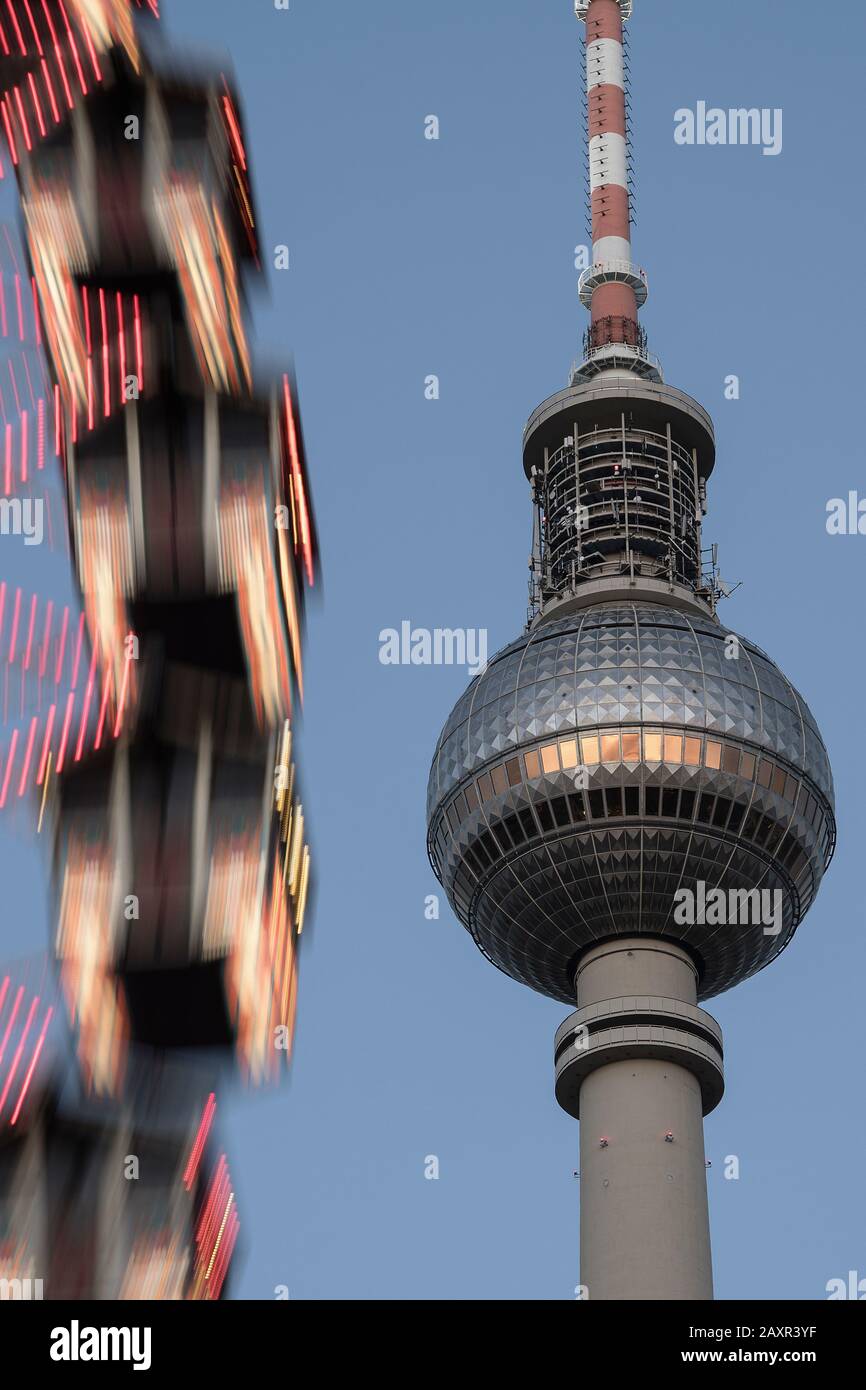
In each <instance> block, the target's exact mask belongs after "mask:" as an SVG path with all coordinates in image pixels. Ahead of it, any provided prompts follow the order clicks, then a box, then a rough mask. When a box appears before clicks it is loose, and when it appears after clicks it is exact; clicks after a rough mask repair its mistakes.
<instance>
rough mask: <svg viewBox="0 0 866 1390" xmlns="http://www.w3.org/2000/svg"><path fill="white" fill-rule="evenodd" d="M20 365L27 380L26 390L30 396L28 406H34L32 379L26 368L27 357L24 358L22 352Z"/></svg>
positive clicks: (28, 369)
mask: <svg viewBox="0 0 866 1390" xmlns="http://www.w3.org/2000/svg"><path fill="white" fill-rule="evenodd" d="M21 363H22V365H23V367H24V375H25V376H26V378H27V390H28V392H29V394H30V404H31V405H34V406H35V404H36V397H35V396H34V394H33V379H32V377H31V375H30V367H29V366H28V363H27V356H26V354H25V353H23V352H22V354H21Z"/></svg>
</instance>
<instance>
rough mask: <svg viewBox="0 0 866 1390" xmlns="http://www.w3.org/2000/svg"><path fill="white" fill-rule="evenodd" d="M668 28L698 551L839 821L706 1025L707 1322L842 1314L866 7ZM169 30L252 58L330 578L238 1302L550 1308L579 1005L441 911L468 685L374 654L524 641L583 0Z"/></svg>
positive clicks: (203, 15) (248, 1146) (14, 555)
mask: <svg viewBox="0 0 866 1390" xmlns="http://www.w3.org/2000/svg"><path fill="white" fill-rule="evenodd" d="M663 8H664V16H663V18H661V17H660V15H659V10H660V7H659V6H658V5H652V6H651V5H650V4H648V3H647V2H646V0H636V4H635V14H634V19H633V20H632V23H631V26H630V29H631V66H632V79H633V80H632V92H631V103H632V110H633V117H634V157H635V165H636V188H637V197H636V226H635V230H634V248H635V256H636V259H637V260H638V261H639V263H640V264H641V265H643V266H645V267H646V269H647V271H648V274H649V277H650V298H649V302H648V304H647V307H646V310H645V311H644V313H643V322H644V324H645V326H646V327H647V329H648V331H649V335H650V346H651V347H652V348H653V350H654V351H655V352H656V353H658V354H659V356H660V357H661V359H662V363H663V365H664V369H665V374H666V378H667V380H668V381H669V382H671V383H672V384H673V385H676V386H678V387H681V388H682V389H683V390H685V391H688V392H689V393H690V394H691V395H693V396H695V397H697V399H698V400H700V401H701V402H702V404H703V405H704V406H705V407H706V408H707V409H708V410H709V411H710V413H711V414H712V416H713V418H714V420H715V425H716V431H717V445H718V461H717V465H716V470H715V473H714V475H713V478H712V480H711V483H710V490H709V503H710V511H709V517H708V521H707V525H706V527H705V533H704V534H705V538H706V539H707V540H708V541H709V540H717V541H719V543H720V547H721V565H722V571H723V573H724V575H725V578H726V579H727V580H728V581H729V582H731V581H735V580H739V579H742V580H743V581H744V583H743V587H742V588H740V589H739V590H738V591H737V593H736V595H735V596H734V597H733V598H732V599H731V600H729V601H728V602H727V604H726V605H725V606H724V608H723V621H724V623H725V624H726V625H728V626H729V627H730V628H732V629H733V630H739V631H741V632H743V633H745V634H746V635H748V636H749V637H750V638H752V639H753V640H754V641H756V642H757V643H758V644H759V645H760V646H762V647H764V648H765V649H766V650H767V651H768V652H769V653H770V655H771V656H772V657H773V658H774V660H776V661H777V662H778V663H779V664H780V665H781V667H782V669H783V670H784V671H785V672H786V674H787V675H788V676H789V677H790V679H791V680H792V681H793V682H794V684H795V685H797V686H798V687H799V688H800V690H801V691H802V692H803V694H804V695H805V696H806V698H807V700H808V701H809V703H810V705H811V708H812V710H813V712H814V714H815V716H816V718H817V720H818V723H819V726H820V727H821V729H822V731H823V734H824V738H825V742H826V743H827V746H828V750H829V753H830V758H831V762H832V764H833V768H834V773H835V777H836V787H837V812H838V818H839V825H840V835H839V846H838V851H837V856H836V860H835V862H834V864H833V866H832V869H831V872H830V874H829V875H828V877H827V880H826V881H825V883H824V886H823V888H822V890H821V893H820V895H819V897H818V900H817V903H816V905H815V906H814V907H813V908H812V910H811V912H810V913H809V915H808V917H807V919H806V921H805V923H804V924H803V926H802V927H801V929H800V931H799V933H798V935H797V937H796V939H795V941H794V943H793V944H792V946H791V947H790V948H789V949H788V950H787V951H786V952H785V953H784V954H783V955H782V956H781V958H780V959H779V960H778V961H777V962H776V963H775V964H774V965H773V966H772V967H771V968H770V969H768V970H767V971H765V972H763V973H762V974H760V975H758V976H756V977H755V978H753V979H752V980H750V981H748V982H747V983H746V984H745V985H742V986H740V987H739V988H738V989H736V990H735V991H733V992H731V993H729V994H726V995H724V996H721V997H720V998H719V999H716V1000H714V1001H712V1002H711V1003H710V1004H709V1008H710V1011H711V1012H712V1013H713V1014H714V1016H715V1017H716V1018H718V1020H719V1022H720V1023H721V1025H722V1027H723V1029H724V1034H725V1042H726V1076H727V1087H728V1090H727V1094H726V1096H725V1098H724V1100H723V1102H722V1104H721V1105H720V1106H719V1108H718V1109H717V1110H716V1112H715V1113H714V1114H713V1115H712V1116H710V1117H709V1119H708V1120H707V1124H706V1134H707V1153H708V1156H709V1158H710V1159H711V1160H712V1163H713V1167H712V1169H711V1170H710V1173H709V1183H710V1209H711V1220H712V1237H713V1252H714V1264H715V1273H716V1293H717V1297H719V1298H739V1297H743V1298H755V1299H758V1298H768V1297H776V1298H807V1299H808V1298H816V1299H819V1298H822V1297H825V1296H826V1295H825V1292H824V1290H825V1285H826V1282H827V1280H828V1279H831V1278H834V1277H842V1278H844V1277H846V1276H847V1271H848V1270H849V1269H859V1270H860V1272H861V1275H866V1246H864V1229H863V1217H862V1209H863V1204H862V1200H861V1180H862V1155H863V1151H864V1124H866V1122H864V1110H863V1106H862V1103H861V1099H860V1095H861V1093H860V1072H861V1064H862V1055H861V1054H862V1028H861V1011H862V980H863V977H864V969H863V967H864V959H863V957H864V947H863V931H862V917H863V907H862V897H863V895H862V875H861V872H860V869H859V868H858V865H859V864H860V863H861V853H860V844H861V842H862V839H863V834H864V825H863V805H862V794H861V792H859V791H858V788H861V787H862V782H863V774H864V747H866V744H864V739H863V736H862V727H863V713H862V686H861V684H860V682H861V681H862V680H863V679H864V654H863V637H862V633H863V620H862V593H863V575H864V566H866V537H854V536H847V537H838V536H837V537H830V536H828V535H827V534H826V530H825V509H826V504H827V501H828V499H829V498H832V497H837V496H845V495H846V494H847V493H848V491H849V490H850V489H857V488H860V489H861V491H862V492H863V493H864V494H866V469H864V459H863V447H864V446H863V441H862V437H861V433H862V432H861V430H860V428H859V425H860V419H859V416H860V402H861V400H862V395H863V387H862V374H863V366H862V352H863V348H862V311H861V303H860V301H861V299H862V295H861V293H860V290H859V278H858V260H857V257H858V247H859V237H858V231H859V228H860V227H861V226H862V222H863V213H864V206H863V203H864V193H863V189H862V185H861V181H859V180H857V179H856V178H854V177H852V171H853V170H854V169H856V168H858V167H859V164H860V162H861V150H860V148H859V144H858V143H855V142H858V133H859V129H860V126H861V122H862V116H861V110H860V100H859V92H860V88H861V86H862V79H861V75H860V58H859V56H858V55H859V54H860V53H862V51H863V41H864V37H866V34H864V29H866V19H864V16H863V15H862V14H861V13H860V11H859V10H857V9H856V8H854V7H852V8H851V10H850V11H849V12H848V13H847V14H846V17H845V24H844V26H840V25H839V24H836V25H835V26H823V27H821V26H819V25H818V23H817V22H816V15H815V13H814V7H813V5H811V4H807V3H805V0H786V2H785V3H784V4H783V3H782V2H781V0H772V3H768V4H765V5H762V6H756V5H754V4H753V3H751V0H728V3H727V4H726V5H724V6H712V5H708V4H707V5H700V6H696V5H694V4H693V3H691V0H667V3H666V4H665V6H664V7H663ZM165 10H166V23H167V25H168V27H169V32H170V34H171V35H172V36H176V37H177V39H178V40H180V39H189V40H190V41H195V42H196V44H198V43H203V44H204V45H205V46H206V47H207V48H209V49H210V50H212V51H214V52H216V53H219V52H220V50H221V49H222V50H224V51H226V52H228V53H229V54H230V57H231V62H232V63H233V65H234V68H235V71H236V75H237V78H238V81H239V85H240V90H241V93H242V95H243V99H244V106H245V113H246V119H247V123H248V134H249V143H250V148H251V154H252V166H253V176H254V179H255V183H256V188H257V194H258V201H259V211H260V215H261V223H262V226H261V231H262V239H263V243H264V245H265V246H266V247H269V246H274V245H276V244H279V243H286V244H288V246H289V247H290V252H291V269H290V270H289V271H287V272H275V273H272V274H271V276H270V297H267V296H266V295H265V294H264V293H256V294H255V295H254V296H253V300H252V304H253V310H254V316H255V325H256V335H255V341H256V347H257V349H258V350H259V351H260V353H261V355H262V356H263V357H264V358H269V359H273V360H275V361H279V360H281V359H282V358H284V357H286V356H288V354H289V352H292V353H293V354H294V357H295V363H296V368H297V373H298V379H299V386H300V391H301V401H302V408H303V416H304V426H305V432H306V439H307V448H308V455H309V459H310V465H311V470H312V478H313V485H314V492H315V501H316V507H317V513H318V521H319V526H320V530H321V539H322V548H323V561H324V572H325V598H324V603H323V604H322V606H321V608H320V610H319V611H318V613H317V614H316V615H315V616H314V618H313V621H312V623H311V625H310V632H309V653H308V691H307V707H306V714H305V719H304V727H303V731H302V746H303V762H304V774H305V786H306V795H307V801H308V805H309V810H310V815H311V819H312V828H313V834H314V837H315V844H314V850H315V859H316V863H317V867H318V880H319V892H318V903H317V912H316V920H315V926H314V930H313V932H312V933H311V935H310V939H309V940H308V941H307V942H306V948H307V949H306V952H305V957H304V960H303V968H302V980H301V999H300V1011H299V1025H298V1035H297V1043H296V1059H295V1066H294V1071H293V1075H292V1078H291V1082H290V1084H289V1085H288V1086H287V1087H285V1088H284V1089H283V1090H281V1091H279V1092H277V1093H275V1094H273V1095H270V1096H265V1095H262V1094H260V1093H254V1094H250V1095H243V1094H238V1095H237V1096H236V1097H235V1098H234V1099H233V1100H232V1101H231V1102H230V1103H229V1104H228V1105H227V1106H224V1107H223V1122H224V1124H225V1126H226V1135H227V1139H228V1147H229V1154H230V1158H231V1160H232V1162H233V1166H234V1170H235V1173H236V1178H237V1185H238V1198H239V1204H240V1212H241V1218H242V1223H243V1235H242V1238H243V1242H244V1249H243V1252H242V1256H241V1259H240V1261H239V1276H238V1278H237V1280H236V1284H235V1294H236V1295H237V1296H239V1297H242V1298H270V1297H273V1292H274V1288H275V1286H276V1285H281V1284H284V1285H287V1286H288V1288H289V1290H290V1294H291V1297H292V1298H298V1299H309V1298H327V1299H354V1298H361V1297H366V1298H410V1299H416V1298H437V1299H438V1298H469V1299H476V1298H480V1299H505V1298H518V1299H569V1298H571V1297H573V1291H574V1287H575V1285H576V1284H577V1283H578V1184H577V1182H576V1180H575V1179H574V1177H573V1176H572V1174H573V1170H574V1169H575V1168H576V1166H577V1138H578V1130H577V1126H576V1125H575V1124H574V1122H572V1121H571V1120H569V1119H568V1118H567V1117H566V1116H565V1115H564V1113H563V1112H562V1111H560V1110H559V1109H558V1107H557V1106H556V1103H555V1101H554V1098H553V1065H552V1044H553V1034H554V1031H555V1029H556V1027H557V1025H558V1024H559V1022H560V1021H561V1020H562V1018H563V1016H564V1012H565V1011H564V1010H563V1008H562V1006H560V1005H557V1004H555V1003H553V1002H551V1001H550V1000H546V999H543V998H541V997H540V996H536V995H534V994H532V993H531V992H530V991H528V990H527V989H525V988H523V987H521V986H518V985H517V984H515V983H513V982H511V981H510V980H508V979H507V978H506V977H504V976H503V975H501V974H500V973H499V972H498V971H495V970H493V969H492V968H491V967H490V966H489V965H488V964H487V963H486V962H485V961H484V960H483V959H482V957H481V956H480V954H478V953H477V952H476V950H475V948H474V946H473V945H472V943H471V941H470V939H469V937H468V936H467V934H466V933H465V932H464V931H463V929H462V928H461V927H460V926H459V925H458V924H457V922H456V921H455V920H454V919H453V918H452V917H451V914H450V912H449V911H448V908H447V905H446V904H445V902H444V899H443V902H442V913H441V916H440V919H439V920H438V921H428V920H426V919H425V915H424V901H425V897H426V895H427V894H429V893H433V892H436V891H437V885H436V883H435V880H434V879H433V877H432V874H431V871H430V868H429V865H428V863H427V858H426V852H425V819H424V799H425V789H426V780H427V772H428V768H429V763H430V758H431V755H432V752H433V748H434V746H435V742H436V738H437V735H438V733H439V730H440V728H441V726H442V724H443V722H444V720H445V718H446V716H447V714H448V713H449V711H450V709H451V707H452V705H453V703H454V702H455V700H456V699H457V697H458V695H459V694H460V693H461V691H462V689H463V688H464V684H465V680H466V678H465V673H463V672H461V671H460V670H457V669H454V668H447V667H446V668H432V667H392V666H382V665H381V664H380V663H379V661H378V634H379V631H380V629H382V628H385V627H398V626H399V624H400V622H401V620H403V619H409V620H411V621H412V623H413V624H415V625H418V626H426V627H430V628H433V627H486V628H487V629H488V631H489V635H490V649H491V652H492V651H494V650H496V649H498V648H499V647H500V646H502V645H504V644H505V643H506V642H508V641H510V640H511V639H512V638H513V637H515V636H516V635H517V634H518V633H519V631H520V630H521V628H522V625H523V621H524V616H525V605H526V589H525V581H526V577H527V568H526V561H527V554H528V548H529V533H530V513H529V505H528V502H529V498H528V490H527V486H526V483H525V480H524V479H523V475H522V470H521V465H520V442H521V431H522V427H523V424H524V422H525V420H526V418H527V416H528V415H529V414H530V412H531V411H532V409H533V408H534V407H535V405H536V404H537V403H538V402H539V401H540V400H542V399H543V398H544V397H546V396H548V395H550V394H551V393H552V392H554V391H555V390H557V389H559V388H560V387H561V386H563V385H564V384H565V382H566V377H567V372H568V368H569V365H570V363H571V361H572V359H573V358H574V357H575V356H576V355H577V354H578V351H579V343H580V339H581V336H582V333H583V329H584V326H585V317H586V316H585V314H584V312H583V310H581V308H580V305H579V302H578V299H577V293H576V280H577V272H576V271H575V270H574V265H573V259H574V253H573V248H574V247H575V245H576V244H577V243H582V242H585V241H586V230H585V223H584V211H583V198H584V194H583V151H582V149H581V145H580V139H581V121H580V106H579V103H580V85H579V71H580V63H581V48H580V42H581V37H582V26H579V25H578V24H577V22H576V21H575V19H574V17H573V15H572V14H571V6H570V4H569V3H568V0H499V3H497V4H495V5H494V4H492V3H480V4H479V3H476V4H473V5H471V6H468V5H466V3H465V0H439V3H437V4H436V5H429V4H424V3H421V0H368V3H366V4H364V5H358V4H357V3H356V2H355V0H330V3H327V4H324V3H322V0H291V8H290V10H289V11H288V12H280V11H276V10H274V8H273V5H272V3H271V0H247V2H246V3H245V4H244V5H243V6H239V5H237V3H235V0H207V3H205V0H183V3H181V0H174V3H173V4H166V5H165ZM699 100H704V101H706V102H707V103H708V105H711V106H713V105H715V106H721V107H725V108H727V107H731V106H758V107H771V108H775V107H781V108H782V110H783V112H784V145H783V150H782V153H781V154H780V155H779V156H778V157H777V158H765V157H763V156H762V154H761V152H760V150H759V149H757V148H750V147H746V148H744V147H735V148H713V147H706V146H704V147H693V148H689V147H683V146H680V145H677V144H676V143H675V141H674V138H673V135H674V112H675V110H677V109H678V108H680V107H685V106H692V107H694V106H695V104H696V103H697V102H698V101H699ZM429 114H435V115H437V116H438V117H439V120H440V123H441V138H440V139H439V141H438V142H432V141H427V140H425V139H424V118H425V117H426V116H427V115H429ZM3 196H4V200H5V205H6V206H7V208H11V206H12V204H11V203H10V202H9V198H8V192H7V193H5V194H4V195H3ZM432 373H435V374H436V375H438V376H439V377H440V381H441V396H440V399H439V400H438V401H435V402H431V401H427V400H425V396H424V380H425V377H427V376H428V375H429V374H432ZM731 373H735V374H737V375H738V376H739V378H740V382H741V397H740V399H739V400H738V401H726V400H725V399H724V394H723V391H724V379H725V377H726V376H727V375H729V374H731ZM2 544H3V547H4V550H3V553H2V557H0V558H2V561H3V570H4V577H6V578H7V579H10V580H12V581H13V582H15V583H25V584H31V583H32V585H33V586H34V587H38V588H39V591H40V592H41V593H46V594H54V595H57V596H59V595H61V594H63V593H66V592H68V590H69V577H68V562H67V561H66V558H65V556H64V555H63V553H62V552H51V553H49V551H48V548H47V547H44V546H43V547H41V548H39V549H37V548H32V549H29V550H27V551H25V550H24V549H23V547H22V544H21V541H20V540H18V539H11V538H5V539H4V540H3V541H2ZM852 728H853V729H854V730H855V733H854V734H853V735H852V734H851V729H852ZM858 729H859V730H860V732H859V733H858V732H857V730H858ZM846 730H847V731H848V732H847V733H846ZM46 868H47V864H46V862H45V861H44V860H43V858H42V850H41V849H40V848H39V847H35V848H34V847H32V846H29V845H28V844H27V842H26V841H25V840H24V839H23V837H22V836H21V834H16V833H14V832H13V831H11V830H8V831H6V832H5V833H3V834H2V838H0V872H2V874H3V882H4V885H5V886H6V889H7V914H6V916H5V918H4V921H3V923H2V924H0V954H2V955H3V956H10V955H19V954H22V953H24V952H28V951H31V950H39V949H42V948H43V946H44V944H45V941H46V940H47V936H48V931H49V927H50V912H49V904H48V896H47V891H46V888H45V886H44V876H45V871H46ZM431 1154H435V1155H437V1156H438V1159H439V1163H440V1178H439V1180H438V1181H435V1182H432V1181H427V1180H425V1177H424V1165H425V1157H426V1156H427V1155H431ZM729 1154H736V1155H737V1156H738V1157H739V1159H740V1167H741V1177H740V1179H739V1181H737V1182H730V1181H725V1179H724V1177H723V1170H724V1158H725V1156H726V1155H729Z"/></svg>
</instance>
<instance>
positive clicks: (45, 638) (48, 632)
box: [39, 598, 54, 680]
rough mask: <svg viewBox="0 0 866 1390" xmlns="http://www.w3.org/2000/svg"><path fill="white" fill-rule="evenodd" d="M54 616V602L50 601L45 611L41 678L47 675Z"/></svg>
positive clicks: (40, 664) (40, 663)
mask: <svg viewBox="0 0 866 1390" xmlns="http://www.w3.org/2000/svg"><path fill="white" fill-rule="evenodd" d="M53 614H54V600H53V599H51V598H50V599H49V600H48V604H47V607H46V609H45V632H44V633H43V636H42V651H41V652H40V654H39V678H40V680H41V679H42V677H43V676H44V675H45V667H46V664H47V662H48V641H49V638H50V637H51V619H52V617H53Z"/></svg>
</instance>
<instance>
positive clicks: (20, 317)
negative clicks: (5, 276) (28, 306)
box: [15, 145, 30, 343]
mask: <svg viewBox="0 0 866 1390" xmlns="http://www.w3.org/2000/svg"><path fill="white" fill-rule="evenodd" d="M27 148H28V150H29V149H30V146H29V145H28V146H27ZM15 304H16V307H17V309H18V337H19V339H20V341H21V342H22V343H23V342H24V306H23V304H22V303H21V276H20V275H16V276H15Z"/></svg>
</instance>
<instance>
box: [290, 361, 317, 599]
mask: <svg viewBox="0 0 866 1390" xmlns="http://www.w3.org/2000/svg"><path fill="white" fill-rule="evenodd" d="M283 394H284V396H285V405H286V431H287V434H288V439H289V457H290V459H291V466H292V478H293V479H294V482H295V493H296V496H297V499H298V513H299V516H300V521H301V546H302V549H303V554H304V567H305V569H306V572H307V582H308V584H309V585H310V586H311V587H312V584H313V548H312V543H311V540H310V518H309V513H308V511H307V498H306V493H305V490H304V476H303V473H302V472H301V460H300V457H299V454H298V436H297V433H296V431H295V415H294V411H293V409H292V393H291V391H290V390H289V378H288V377H287V376H284V377H283Z"/></svg>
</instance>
